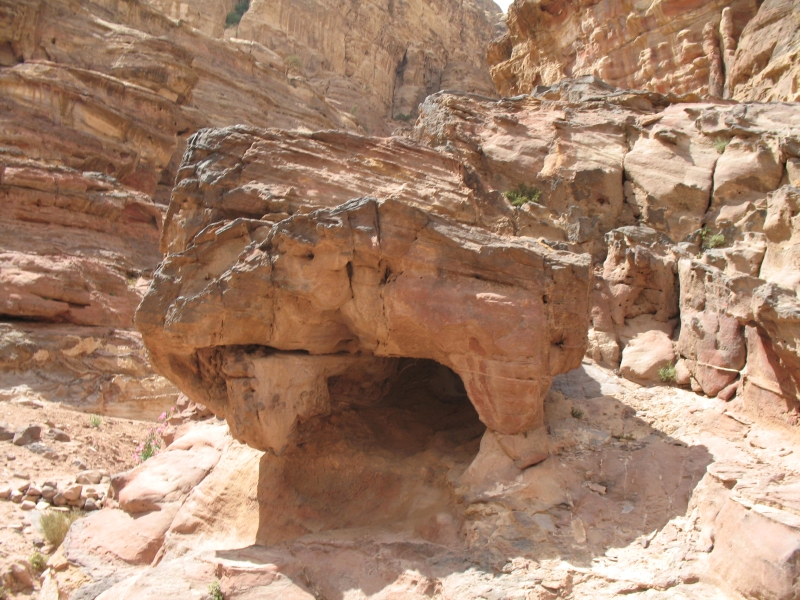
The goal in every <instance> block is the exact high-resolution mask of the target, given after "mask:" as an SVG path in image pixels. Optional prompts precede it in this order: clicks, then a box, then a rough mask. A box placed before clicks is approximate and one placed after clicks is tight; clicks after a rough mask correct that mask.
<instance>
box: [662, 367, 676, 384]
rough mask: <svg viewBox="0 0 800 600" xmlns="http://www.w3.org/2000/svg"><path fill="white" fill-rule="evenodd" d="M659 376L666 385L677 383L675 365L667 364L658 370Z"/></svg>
mask: <svg viewBox="0 0 800 600" xmlns="http://www.w3.org/2000/svg"><path fill="white" fill-rule="evenodd" d="M658 376H659V377H660V378H661V381H663V382H664V383H674V382H675V365H673V364H667V365H664V366H663V367H661V368H660V369H659V370H658Z"/></svg>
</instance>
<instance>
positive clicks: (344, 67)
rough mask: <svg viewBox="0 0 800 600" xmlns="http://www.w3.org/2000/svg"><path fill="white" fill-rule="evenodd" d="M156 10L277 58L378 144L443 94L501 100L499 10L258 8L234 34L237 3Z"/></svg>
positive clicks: (159, 3) (482, 1) (351, 5)
mask: <svg viewBox="0 0 800 600" xmlns="http://www.w3.org/2000/svg"><path fill="white" fill-rule="evenodd" d="M149 3H150V4H151V5H153V6H155V7H158V8H160V9H162V10H163V11H164V12H165V13H166V14H168V15H170V16H172V17H174V18H180V19H184V20H186V21H187V22H188V23H191V24H192V25H195V26H197V27H198V28H200V29H201V30H203V31H205V32H207V33H209V34H211V35H214V36H218V37H223V36H225V37H234V38H240V39H245V40H252V41H254V42H258V43H260V44H262V45H263V46H266V47H268V48H270V49H272V50H274V51H275V52H277V53H278V54H279V55H280V56H281V57H282V58H283V59H284V60H285V61H286V65H287V69H288V71H289V73H290V74H291V75H292V76H293V77H296V78H298V79H302V80H304V81H308V82H309V83H310V84H311V85H312V86H313V87H314V88H315V89H316V90H318V91H319V92H320V93H321V94H323V95H324V96H325V97H326V98H327V99H328V100H329V101H330V102H331V103H332V104H333V105H334V106H336V107H338V108H339V109H340V110H342V111H343V112H348V113H351V114H352V115H353V117H354V118H355V119H356V120H357V121H358V122H359V124H361V125H362V126H363V127H364V128H365V129H366V130H367V131H369V132H370V133H371V134H373V135H385V134H387V133H389V132H390V131H391V129H392V128H394V127H397V126H399V125H402V124H403V122H404V121H408V120H409V119H410V118H412V117H414V116H416V112H417V106H418V105H419V103H420V102H422V101H423V100H424V99H425V97H426V96H428V95H429V94H432V93H434V92H437V91H439V90H442V89H448V90H457V91H463V92H477V93H480V94H484V95H488V96H494V95H495V89H494V84H493V83H492V81H491V77H490V76H489V71H488V68H487V66H486V63H485V60H484V57H485V53H486V46H487V45H488V43H489V42H490V41H491V39H492V37H493V36H494V35H495V33H496V31H497V30H498V29H499V30H502V29H503V26H502V24H500V23H499V21H500V16H501V14H500V9H499V8H498V7H497V6H496V5H495V4H494V3H493V2H492V1H491V0H468V1H466V2H456V1H455V0H444V1H441V2H422V1H419V0H380V1H375V2H359V1H357V0H315V1H313V2H293V1H291V0H285V1H283V0H281V1H278V2H274V1H271V0H253V1H252V2H251V3H250V7H249V9H248V10H247V11H246V12H245V13H244V15H243V17H242V18H241V21H240V22H239V23H236V24H232V25H230V26H228V27H227V28H225V27H224V25H225V12H227V11H226V10H225V8H228V9H230V8H233V4H235V3H231V2H228V3H221V4H220V3H216V2H208V1H207V0H191V1H189V2H187V1H180V2H179V1H177V0H149ZM392 119H395V122H394V123H392V122H391V120H392ZM387 122H389V123H388V124H387Z"/></svg>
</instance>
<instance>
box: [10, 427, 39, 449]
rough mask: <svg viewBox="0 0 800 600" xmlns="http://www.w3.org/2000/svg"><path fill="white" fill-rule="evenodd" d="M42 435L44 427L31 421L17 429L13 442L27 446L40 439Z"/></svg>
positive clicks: (16, 444)
mask: <svg viewBox="0 0 800 600" xmlns="http://www.w3.org/2000/svg"><path fill="white" fill-rule="evenodd" d="M41 435H42V428H41V427H40V426H39V425H36V424H34V423H31V424H30V425H25V426H24V427H20V428H19V429H17V431H16V433H14V439H13V443H14V445H15V446H25V445H27V444H31V443H33V442H36V441H38V440H39V438H40V437H41Z"/></svg>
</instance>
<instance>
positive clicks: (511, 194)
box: [503, 183, 542, 207]
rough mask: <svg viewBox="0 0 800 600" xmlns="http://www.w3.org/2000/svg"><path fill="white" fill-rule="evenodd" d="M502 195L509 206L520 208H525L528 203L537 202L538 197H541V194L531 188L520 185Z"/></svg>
mask: <svg viewBox="0 0 800 600" xmlns="http://www.w3.org/2000/svg"><path fill="white" fill-rule="evenodd" d="M503 195H504V196H505V197H506V198H507V199H508V201H509V202H511V206H516V207H520V206H525V205H526V204H527V203H528V202H539V196H541V195H542V192H540V191H539V190H537V189H536V188H535V187H533V186H528V185H525V184H524V183H520V184H519V185H518V186H517V187H515V188H514V189H513V190H508V191H507V192H505V193H504V194H503Z"/></svg>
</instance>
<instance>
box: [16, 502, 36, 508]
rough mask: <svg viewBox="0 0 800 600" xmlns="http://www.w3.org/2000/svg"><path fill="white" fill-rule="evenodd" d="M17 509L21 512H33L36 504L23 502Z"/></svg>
mask: <svg viewBox="0 0 800 600" xmlns="http://www.w3.org/2000/svg"><path fill="white" fill-rule="evenodd" d="M19 507H20V508H21V509H22V510H33V509H34V508H36V504H35V503H34V502H33V501H32V500H23V501H22V504H20V505H19Z"/></svg>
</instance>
